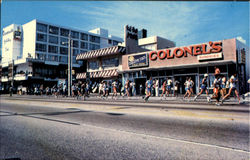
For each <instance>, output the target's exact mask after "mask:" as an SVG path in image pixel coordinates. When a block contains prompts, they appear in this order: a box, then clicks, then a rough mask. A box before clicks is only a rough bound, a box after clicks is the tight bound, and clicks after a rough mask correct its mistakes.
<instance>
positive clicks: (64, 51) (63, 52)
mask: <svg viewBox="0 0 250 160" xmlns="http://www.w3.org/2000/svg"><path fill="white" fill-rule="evenodd" d="M60 54H68V48H64V47H60Z"/></svg>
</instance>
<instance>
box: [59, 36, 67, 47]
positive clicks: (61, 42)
mask: <svg viewBox="0 0 250 160" xmlns="http://www.w3.org/2000/svg"><path fill="white" fill-rule="evenodd" d="M60 44H61V45H63V46H68V38H60Z"/></svg>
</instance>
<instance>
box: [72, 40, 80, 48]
mask: <svg viewBox="0 0 250 160" xmlns="http://www.w3.org/2000/svg"><path fill="white" fill-rule="evenodd" d="M73 47H75V48H78V47H79V42H78V41H75V40H73Z"/></svg>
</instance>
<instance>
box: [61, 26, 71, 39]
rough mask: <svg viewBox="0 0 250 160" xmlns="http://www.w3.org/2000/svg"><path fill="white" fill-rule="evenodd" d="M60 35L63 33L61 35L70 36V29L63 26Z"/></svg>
mask: <svg viewBox="0 0 250 160" xmlns="http://www.w3.org/2000/svg"><path fill="white" fill-rule="evenodd" d="M60 35H61V36H65V37H68V36H69V30H68V29H63V28H61V29H60Z"/></svg>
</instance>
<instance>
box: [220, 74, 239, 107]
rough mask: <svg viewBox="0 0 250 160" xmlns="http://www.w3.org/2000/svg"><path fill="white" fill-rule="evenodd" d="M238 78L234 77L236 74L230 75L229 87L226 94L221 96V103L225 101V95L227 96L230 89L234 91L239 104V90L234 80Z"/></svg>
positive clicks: (229, 93) (230, 91)
mask: <svg viewBox="0 0 250 160" xmlns="http://www.w3.org/2000/svg"><path fill="white" fill-rule="evenodd" d="M237 81H238V80H237V79H236V74H233V75H232V76H231V77H230V88H229V91H228V94H227V95H225V96H224V97H223V98H222V103H223V102H224V101H225V99H226V98H227V97H229V96H230V95H231V93H232V91H234V92H235V94H236V96H237V98H238V101H239V104H240V96H239V92H238V91H237V88H236V82H237Z"/></svg>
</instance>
